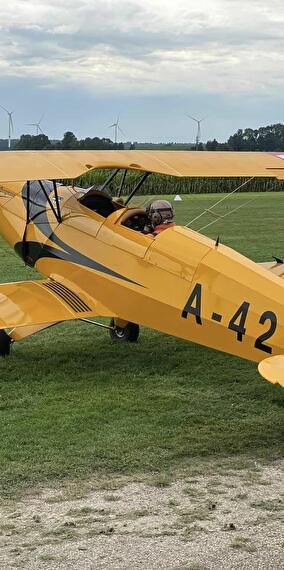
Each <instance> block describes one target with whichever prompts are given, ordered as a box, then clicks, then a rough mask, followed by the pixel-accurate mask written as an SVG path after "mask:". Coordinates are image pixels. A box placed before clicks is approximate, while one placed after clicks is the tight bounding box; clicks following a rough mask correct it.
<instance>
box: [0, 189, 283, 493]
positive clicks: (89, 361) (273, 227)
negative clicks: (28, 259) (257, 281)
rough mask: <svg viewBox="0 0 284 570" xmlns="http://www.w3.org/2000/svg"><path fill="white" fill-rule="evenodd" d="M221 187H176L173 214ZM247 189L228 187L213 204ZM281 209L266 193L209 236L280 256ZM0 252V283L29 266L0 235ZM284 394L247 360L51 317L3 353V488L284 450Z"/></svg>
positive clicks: (237, 199)
mask: <svg viewBox="0 0 284 570" xmlns="http://www.w3.org/2000/svg"><path fill="white" fill-rule="evenodd" d="M220 197H221V196H220V194H218V195H216V196H214V195H201V196H192V197H188V196H185V197H183V202H180V203H176V204H175V209H176V220H177V222H179V223H185V222H187V221H189V220H190V219H192V218H193V217H194V216H196V215H197V214H198V213H199V212H201V210H203V209H204V208H208V207H209V206H210V205H212V204H213V203H214V201H216V200H217V199H220ZM251 198H255V193H254V194H253V195H250V194H238V195H235V196H233V197H232V198H230V199H229V201H228V202H226V201H225V203H224V204H221V205H220V207H219V208H217V211H218V212H219V213H221V214H224V213H226V212H228V211H229V209H230V208H234V207H236V206H237V205H240V204H241V203H243V202H244V201H247V200H250V199H251ZM142 200H143V198H141V200H140V201H142ZM138 201H139V200H138ZM283 213H284V194H283V193H276V194H262V195H259V197H258V199H257V200H256V201H254V202H252V203H251V204H249V205H248V206H247V207H245V208H242V209H240V210H238V211H237V212H235V213H233V214H232V216H228V217H227V218H225V219H224V220H221V221H218V222H217V223H216V224H215V225H213V226H211V227H209V228H208V233H207V235H210V236H212V237H216V236H217V235H218V234H220V238H221V241H222V242H223V243H226V244H227V245H229V246H231V247H234V248H236V249H238V250H239V251H240V252H241V253H244V254H246V255H248V256H250V257H251V258H252V259H254V260H255V261H261V260H263V261H264V260H270V259H271V256H272V255H277V256H280V257H281V256H282V255H284V227H283V226H284V224H283V218H284V216H283ZM211 219H212V218H211ZM209 220H210V218H208V215H206V216H205V217H204V218H201V220H198V221H197V222H196V223H195V224H194V229H198V228H199V227H200V226H202V225H205V223H206V222H209ZM204 233H206V230H205V232H204ZM189 254H190V252H189ZM0 262H1V277H0V279H1V281H2V282H8V281H16V280H21V279H28V278H35V276H36V274H35V273H34V272H33V271H32V270H31V269H27V268H25V267H24V266H23V263H22V262H21V260H20V259H19V258H17V257H16V256H15V254H14V253H13V251H12V250H11V249H10V248H8V246H6V245H5V244H4V242H3V241H1V242H0ZM283 404H284V392H283V390H281V389H280V388H279V387H275V386H272V385H270V384H268V383H266V382H265V381H264V380H263V379H262V378H261V377H260V376H259V375H258V373H257V371H256V366H255V364H253V363H250V362H245V361H243V360H240V359H238V358H234V357H231V356H229V355H225V354H221V353H217V352H215V351H213V350H209V349H206V348H204V347H201V346H197V345H193V344H191V343H188V342H185V341H182V340H179V339H175V338H172V337H168V336H166V335H162V334H160V333H158V332H155V331H151V330H146V329H142V331H141V335H140V339H139V342H138V343H137V344H125V345H118V344H112V343H111V342H110V340H109V337H108V334H107V333H105V332H104V331H102V330H100V329H96V328H95V327H91V326H88V325H86V324H83V323H68V324H64V325H59V326H58V327H54V328H52V329H50V330H48V331H45V332H43V333H40V334H38V335H35V336H34V337H31V338H30V339H27V340H26V341H23V342H21V343H19V344H17V345H16V346H15V348H14V350H13V353H12V355H11V357H10V358H8V359H3V360H1V361H0V412H1V413H0V422H1V439H0V477H1V483H2V486H3V491H4V492H5V493H10V492H13V491H14V490H15V489H20V488H25V487H26V486H27V485H32V484H34V483H37V482H44V481H47V480H54V479H62V478H64V477H68V478H69V479H70V478H71V479H72V478H82V477H88V476H90V474H94V473H95V474H96V475H97V476H105V475H107V476H115V475H118V474H125V475H131V476H141V475H142V474H150V473H155V474H157V475H159V474H162V475H163V476H165V475H164V474H171V473H173V472H176V471H178V470H179V469H190V467H191V465H192V464H193V463H194V464H195V465H200V468H201V469H202V465H203V464H204V462H206V461H208V460H212V459H213V460H214V461H215V462H216V463H215V465H216V468H217V466H218V462H219V460H220V459H222V458H228V460H232V461H233V462H234V465H235V466H237V465H238V464H240V461H242V460H243V458H245V459H246V458H248V459H251V460H255V459H262V460H264V461H270V460H273V459H275V458H278V457H280V456H281V455H282V454H283ZM239 460H240V461H239ZM162 475H161V476H162Z"/></svg>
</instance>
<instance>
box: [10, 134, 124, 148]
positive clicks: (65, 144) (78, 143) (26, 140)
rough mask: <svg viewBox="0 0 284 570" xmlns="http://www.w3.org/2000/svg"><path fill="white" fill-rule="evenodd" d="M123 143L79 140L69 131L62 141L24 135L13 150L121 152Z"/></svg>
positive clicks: (94, 139)
mask: <svg viewBox="0 0 284 570" xmlns="http://www.w3.org/2000/svg"><path fill="white" fill-rule="evenodd" d="M123 148H124V145H123V144H122V143H114V142H113V141H112V140H111V139H107V138H102V139H100V138H99V137H93V138H90V137H87V138H85V139H82V140H78V139H77V137H76V136H75V135H74V133H72V131H67V132H66V133H65V134H64V137H63V139H62V140H61V141H50V140H49V138H48V136H47V135H44V134H43V133H40V134H38V135H22V136H21V138H20V140H18V141H17V142H16V143H15V144H14V145H13V150H119V149H120V150H121V149H123Z"/></svg>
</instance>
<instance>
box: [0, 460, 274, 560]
mask: <svg viewBox="0 0 284 570" xmlns="http://www.w3.org/2000/svg"><path fill="white" fill-rule="evenodd" d="M283 467H284V462H282V463H281V462H277V463H275V464H274V465H271V466H269V467H265V468H263V467H260V466H258V465H256V466H255V469H253V470H251V469H250V470H247V469H246V470H241V471H231V472H229V473H228V474H223V475H220V474H218V475H216V476H212V475H210V476H196V477H194V478H193V477H184V478H182V479H179V480H178V481H176V482H174V483H171V484H168V485H167V483H168V482H167V481H166V480H162V479H159V478H158V479H156V480H155V479H153V480H152V481H151V482H150V481H147V482H131V481H126V480H125V481H123V480H120V481H119V482H117V481H116V482H114V481H112V482H110V483H109V485H105V487H109V488H103V489H102V488H100V489H99V488H98V485H97V482H92V481H89V482H88V483H87V484H84V485H83V486H81V487H80V488H79V486H78V483H77V484H73V485H71V484H70V485H69V486H68V485H67V486H65V487H64V488H62V486H60V488H57V489H56V488H52V489H41V490H40V492H34V493H33V494H30V495H28V496H25V497H24V498H23V499H22V500H21V501H18V502H14V501H5V502H2V504H1V509H0V513H1V516H0V535H1V536H0V544H1V550H0V558H1V560H2V562H1V570H4V569H5V570H8V569H10V568H11V569H12V568H15V567H16V568H17V567H18V568H23V569H27V570H34V569H36V570H49V569H54V570H65V569H66V570H67V569H72V570H75V569H76V570H77V569H84V570H91V569H92V570H106V569H118V570H120V569H125V570H126V569H135V568H137V569H143V570H144V569H145V570H146V569H147V570H152V569H153V570H154V569H163V568H164V569H175V570H205V569H208V570H211V569H212V570H213V569H214V570H223V569H226V570H228V569H232V570H237V569H238V570H241V569H242V570H245V569H250V570H260V569H263V570H269V569H271V570H280V569H281V568H284V520H283V507H284V484H283ZM150 483H151V484H150Z"/></svg>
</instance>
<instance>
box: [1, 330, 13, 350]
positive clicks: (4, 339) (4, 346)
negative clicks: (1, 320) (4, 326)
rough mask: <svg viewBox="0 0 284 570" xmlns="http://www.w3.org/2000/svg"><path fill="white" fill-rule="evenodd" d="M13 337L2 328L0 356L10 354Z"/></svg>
mask: <svg viewBox="0 0 284 570" xmlns="http://www.w3.org/2000/svg"><path fill="white" fill-rule="evenodd" d="M11 342H12V340H11V338H10V337H9V335H8V334H7V333H6V332H5V331H4V330H0V356H8V355H9V354H10V347H11Z"/></svg>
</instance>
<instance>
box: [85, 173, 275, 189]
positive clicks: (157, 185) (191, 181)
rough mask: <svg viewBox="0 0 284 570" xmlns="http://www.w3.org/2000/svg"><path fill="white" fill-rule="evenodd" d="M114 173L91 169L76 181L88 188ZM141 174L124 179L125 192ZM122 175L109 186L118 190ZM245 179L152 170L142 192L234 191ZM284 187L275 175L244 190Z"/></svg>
mask: <svg viewBox="0 0 284 570" xmlns="http://www.w3.org/2000/svg"><path fill="white" fill-rule="evenodd" d="M110 174H111V171H109V170H92V171H90V172H88V173H86V174H84V175H83V176H81V177H80V178H78V179H77V180H76V185H78V186H81V187H83V188H88V187H90V186H93V185H95V186H96V185H97V186H98V187H100V186H102V184H103V183H104V182H105V180H106V179H107V177H108V176H109V175H110ZM140 177H141V173H137V172H128V174H127V176H126V180H125V185H124V189H123V194H124V195H128V194H129V192H130V191H131V190H132V189H133V187H134V186H135V184H136V183H137V182H138V180H139V178H140ZM121 178H122V172H121V173H118V174H117V176H116V178H115V181H114V182H112V183H111V185H110V186H109V189H110V190H111V192H112V194H114V195H115V194H116V192H117V189H118V187H119V184H120V181H121ZM243 182H245V179H244V178H178V177H174V176H165V175H161V174H151V175H150V176H149V177H148V178H147V179H146V181H145V182H144V183H143V185H142V187H141V188H140V189H139V194H142V195H147V194H151V195H155V194H173V195H175V194H210V193H213V192H225V193H226V192H232V191H233V190H234V189H235V188H236V187H238V186H241V184H243ZM281 190H284V185H283V182H282V184H281V181H278V180H275V179H273V178H255V179H254V180H251V181H250V182H248V184H246V185H245V186H244V187H243V188H242V191H243V192H245V191H247V192H267V191H274V192H279V191H281Z"/></svg>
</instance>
